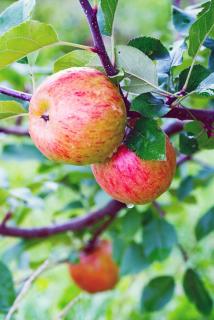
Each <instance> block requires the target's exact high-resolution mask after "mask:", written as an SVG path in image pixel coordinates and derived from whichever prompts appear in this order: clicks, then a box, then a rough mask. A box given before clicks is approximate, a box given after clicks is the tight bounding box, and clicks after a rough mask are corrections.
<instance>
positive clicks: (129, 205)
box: [126, 203, 134, 209]
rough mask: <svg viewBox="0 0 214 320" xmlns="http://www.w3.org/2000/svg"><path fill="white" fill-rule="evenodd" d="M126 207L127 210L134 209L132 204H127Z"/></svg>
mask: <svg viewBox="0 0 214 320" xmlns="http://www.w3.org/2000/svg"><path fill="white" fill-rule="evenodd" d="M126 207H127V208H128V209H132V208H134V204H132V203H129V204H127V205H126Z"/></svg>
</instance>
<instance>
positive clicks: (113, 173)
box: [92, 137, 176, 204]
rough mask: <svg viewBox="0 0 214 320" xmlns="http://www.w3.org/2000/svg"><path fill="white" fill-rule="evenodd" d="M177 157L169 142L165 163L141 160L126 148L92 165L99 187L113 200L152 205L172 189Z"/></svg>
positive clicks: (123, 147) (121, 147)
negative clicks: (152, 202) (102, 161)
mask: <svg viewBox="0 0 214 320" xmlns="http://www.w3.org/2000/svg"><path fill="white" fill-rule="evenodd" d="M175 169H176V155H175V150H174V148H173V146H172V145H171V143H170V141H169V138H168V137H167V139H166V160H165V161H158V160H142V159H140V158H139V157H138V156H137V155H136V154H135V153H134V152H133V151H131V150H129V149H128V148H127V147H126V146H125V145H121V146H120V147H119V148H118V150H117V152H116V153H115V154H114V155H113V156H112V158H111V159H109V160H107V161H106V162H104V163H102V164H95V165H93V166H92V171H93V174H94V176H95V178H96V180H97V182H98V184H99V185H100V186H101V187H102V188H103V189H104V190H105V191H106V192H107V193H108V194H109V195H110V196H112V197H113V198H114V199H116V200H118V201H121V202H123V203H126V204H144V203H147V202H151V201H153V200H154V199H156V198H157V197H159V196H160V195H161V194H162V193H164V192H165V191H166V190H167V189H168V188H169V186H170V184H171V181H172V179H173V176H174V173H175Z"/></svg>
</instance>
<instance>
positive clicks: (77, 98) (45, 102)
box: [29, 67, 126, 165]
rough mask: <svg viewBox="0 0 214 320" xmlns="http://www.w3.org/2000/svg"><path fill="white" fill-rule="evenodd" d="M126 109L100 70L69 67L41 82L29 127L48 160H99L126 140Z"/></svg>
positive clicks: (95, 161)
mask: <svg viewBox="0 0 214 320" xmlns="http://www.w3.org/2000/svg"><path fill="white" fill-rule="evenodd" d="M125 125H126V108H125V105H124V102H123V99H122V97H121V95H120V92H119V90H118V88H117V87H116V86H115V85H114V84H113V83H112V82H111V81H110V80H109V79H108V78H107V76H105V75H104V74H103V73H102V72H100V71H98V70H96V69H92V68H86V67H81V68H70V69H66V70H64V71H61V72H58V73H56V74H54V75H52V76H50V77H49V78H47V79H46V80H45V81H44V83H42V84H41V85H40V86H39V87H38V88H37V90H36V91H35V93H34V94H33V96H32V99H31V101H30V108H29V132H30V136H31V138H32V140H33V142H34V143H35V145H36V146H37V148H38V149H39V150H40V151H41V152H42V153H43V154H44V155H45V156H46V157H47V158H49V159H51V160H54V161H57V162H65V163H70V164H74V165H86V164H92V163H99V162H103V161H104V160H106V159H107V158H108V157H110V156H111V155H112V153H113V152H114V151H115V150H116V149H117V147H118V146H119V145H120V143H121V141H122V140H123V136H124V131H125Z"/></svg>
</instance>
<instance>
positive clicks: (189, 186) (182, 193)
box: [177, 176, 195, 201]
mask: <svg viewBox="0 0 214 320" xmlns="http://www.w3.org/2000/svg"><path fill="white" fill-rule="evenodd" d="M194 187H195V181H194V178H193V176H187V177H186V178H184V179H183V180H182V181H181V183H180V186H179V188H178V189H177V197H178V199H179V200H180V201H183V200H184V199H185V198H186V197H187V196H188V195H189V194H190V193H191V192H192V190H193V189H194Z"/></svg>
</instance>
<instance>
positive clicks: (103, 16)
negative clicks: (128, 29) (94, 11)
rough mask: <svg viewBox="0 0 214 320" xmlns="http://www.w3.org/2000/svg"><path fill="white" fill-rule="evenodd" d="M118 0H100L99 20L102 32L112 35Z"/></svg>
mask: <svg viewBox="0 0 214 320" xmlns="http://www.w3.org/2000/svg"><path fill="white" fill-rule="evenodd" d="M117 3H118V0H100V8H99V11H98V20H99V25H100V29H101V32H102V34H104V35H106V36H111V35H112V31H113V24H114V16H115V11H116V9H117Z"/></svg>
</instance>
